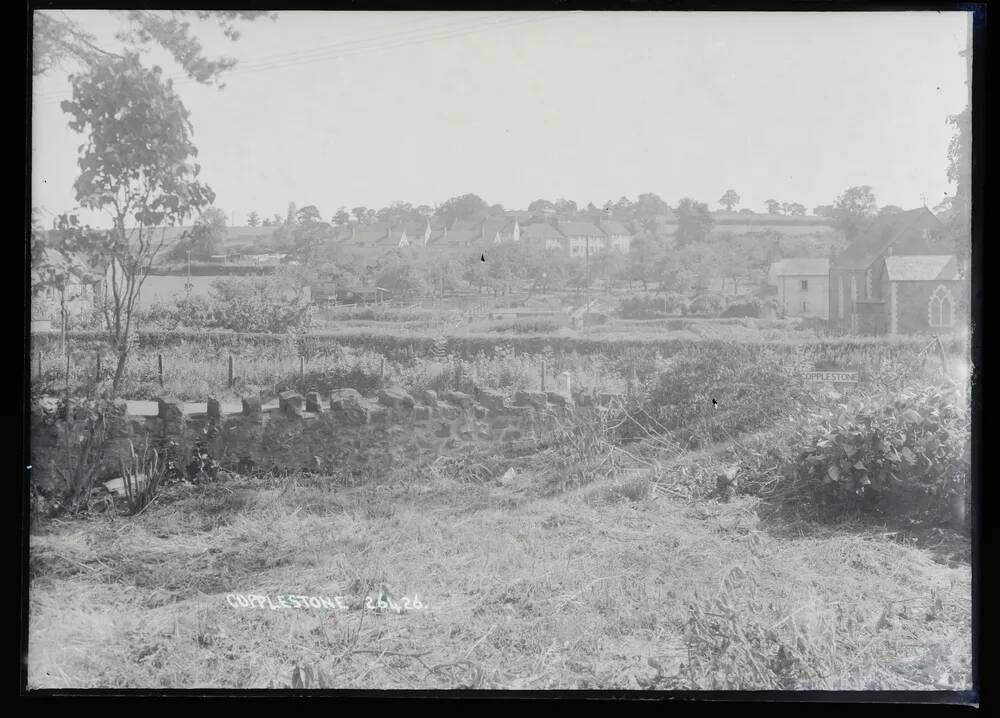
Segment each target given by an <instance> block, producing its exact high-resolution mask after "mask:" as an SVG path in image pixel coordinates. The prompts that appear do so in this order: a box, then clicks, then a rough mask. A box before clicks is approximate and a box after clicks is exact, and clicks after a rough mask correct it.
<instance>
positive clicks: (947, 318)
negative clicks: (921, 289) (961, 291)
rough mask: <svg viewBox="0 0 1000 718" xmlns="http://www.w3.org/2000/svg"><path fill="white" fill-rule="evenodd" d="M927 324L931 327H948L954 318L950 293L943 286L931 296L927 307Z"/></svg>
mask: <svg viewBox="0 0 1000 718" xmlns="http://www.w3.org/2000/svg"><path fill="white" fill-rule="evenodd" d="M928 312H929V317H928V324H930V326H932V327H950V326H951V325H952V322H953V321H954V319H955V317H954V316H953V314H954V312H953V311H952V298H951V292H949V291H948V289H947V288H946V287H944V286H939V287H938V288H937V289H935V290H934V293H933V294H931V299H930V306H929V307H928Z"/></svg>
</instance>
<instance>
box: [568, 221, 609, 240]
mask: <svg viewBox="0 0 1000 718" xmlns="http://www.w3.org/2000/svg"><path fill="white" fill-rule="evenodd" d="M559 231H560V232H562V233H563V234H564V235H566V236H567V237H603V236H604V232H602V231H601V230H600V229H599V228H597V227H596V226H594V225H593V224H591V223H590V222H580V221H577V220H571V221H569V222H560V223H559Z"/></svg>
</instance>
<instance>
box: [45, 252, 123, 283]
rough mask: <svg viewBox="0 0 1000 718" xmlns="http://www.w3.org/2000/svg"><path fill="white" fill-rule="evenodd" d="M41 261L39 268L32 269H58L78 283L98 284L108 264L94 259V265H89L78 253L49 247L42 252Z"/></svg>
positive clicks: (88, 261) (103, 260)
mask: <svg viewBox="0 0 1000 718" xmlns="http://www.w3.org/2000/svg"><path fill="white" fill-rule="evenodd" d="M41 260H42V261H41V263H40V264H39V266H37V267H33V269H35V270H39V269H41V268H42V267H51V268H58V269H60V270H62V271H63V272H65V273H66V274H68V275H70V276H72V277H73V278H75V279H76V280H78V281H80V282H99V281H100V280H101V279H102V277H103V276H104V271H105V269H106V268H107V264H108V262H107V260H105V259H96V263H91V262H90V260H88V259H87V258H86V257H85V256H84V255H82V254H80V253H78V252H61V251H58V250H55V249H52V248H50V247H46V248H45V249H44V250H42V257H41Z"/></svg>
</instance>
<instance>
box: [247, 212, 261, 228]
mask: <svg viewBox="0 0 1000 718" xmlns="http://www.w3.org/2000/svg"><path fill="white" fill-rule="evenodd" d="M259 226H260V215H259V214H257V213H256V212H251V213H250V214H248V215H247V227H259Z"/></svg>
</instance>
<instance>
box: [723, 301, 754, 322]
mask: <svg viewBox="0 0 1000 718" xmlns="http://www.w3.org/2000/svg"><path fill="white" fill-rule="evenodd" d="M761 306H762V304H761V301H760V300H759V299H752V300H750V301H748V302H739V303H735V304H730V305H729V306H727V307H726V308H725V309H724V310H723V312H722V316H723V317H727V318H728V317H754V318H756V317H759V316H760V313H761Z"/></svg>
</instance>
